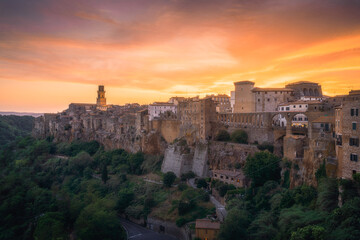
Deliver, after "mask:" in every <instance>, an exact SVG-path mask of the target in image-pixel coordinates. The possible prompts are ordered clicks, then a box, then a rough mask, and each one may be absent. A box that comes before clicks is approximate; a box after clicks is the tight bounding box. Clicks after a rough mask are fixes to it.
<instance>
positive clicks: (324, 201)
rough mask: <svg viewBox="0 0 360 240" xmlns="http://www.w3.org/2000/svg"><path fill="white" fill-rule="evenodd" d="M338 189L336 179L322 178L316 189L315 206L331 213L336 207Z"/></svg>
mask: <svg viewBox="0 0 360 240" xmlns="http://www.w3.org/2000/svg"><path fill="white" fill-rule="evenodd" d="M338 197H339V189H338V183H337V180H336V179H331V178H322V179H321V180H320V183H319V187H318V198H317V202H316V204H317V205H318V206H319V208H320V209H321V210H323V211H329V212H330V211H332V210H334V209H335V208H337V206H338Z"/></svg>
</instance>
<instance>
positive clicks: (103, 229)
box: [75, 204, 126, 240]
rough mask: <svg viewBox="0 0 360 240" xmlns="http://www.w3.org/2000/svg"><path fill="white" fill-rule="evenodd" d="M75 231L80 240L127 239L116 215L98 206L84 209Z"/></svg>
mask: <svg viewBox="0 0 360 240" xmlns="http://www.w3.org/2000/svg"><path fill="white" fill-rule="evenodd" d="M75 231H76V235H77V237H78V239H80V240H98V239H108V240H111V239H126V237H125V233H124V231H123V230H122V228H121V225H120V222H119V219H118V217H117V215H116V213H115V212H114V211H110V210H106V209H104V208H103V207H100V206H99V205H98V204H91V205H88V206H87V207H85V208H84V210H83V211H82V212H81V213H80V215H79V217H78V218H77V220H76V222H75Z"/></svg>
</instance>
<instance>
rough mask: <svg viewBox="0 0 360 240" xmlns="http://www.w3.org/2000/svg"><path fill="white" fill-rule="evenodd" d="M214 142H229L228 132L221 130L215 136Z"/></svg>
mask: <svg viewBox="0 0 360 240" xmlns="http://www.w3.org/2000/svg"><path fill="white" fill-rule="evenodd" d="M215 140H216V141H229V140H230V134H229V132H228V131H226V130H223V129H222V130H220V131H219V132H218V133H217V134H216V136H215Z"/></svg>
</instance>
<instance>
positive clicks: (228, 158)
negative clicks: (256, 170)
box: [208, 141, 259, 169]
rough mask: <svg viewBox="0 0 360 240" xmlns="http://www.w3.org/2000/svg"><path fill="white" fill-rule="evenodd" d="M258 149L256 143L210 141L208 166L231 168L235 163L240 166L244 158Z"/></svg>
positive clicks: (243, 162)
mask: <svg viewBox="0 0 360 240" xmlns="http://www.w3.org/2000/svg"><path fill="white" fill-rule="evenodd" d="M258 151H259V149H258V148H257V146H256V145H249V144H239V143H229V142H217V141H212V142H210V144H209V153H208V156H209V157H208V160H209V167H210V168H211V169H233V168H234V167H235V165H237V164H240V166H241V167H242V166H244V164H245V161H246V158H247V157H248V156H249V155H253V154H254V153H256V152H258Z"/></svg>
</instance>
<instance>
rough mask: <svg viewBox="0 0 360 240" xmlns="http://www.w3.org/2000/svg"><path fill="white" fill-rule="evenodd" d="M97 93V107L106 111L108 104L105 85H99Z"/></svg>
mask: <svg viewBox="0 0 360 240" xmlns="http://www.w3.org/2000/svg"><path fill="white" fill-rule="evenodd" d="M97 94H98V97H97V99H96V107H97V109H99V110H102V111H106V109H107V105H106V98H105V89H104V86H103V85H100V86H99V89H98V92H97Z"/></svg>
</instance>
